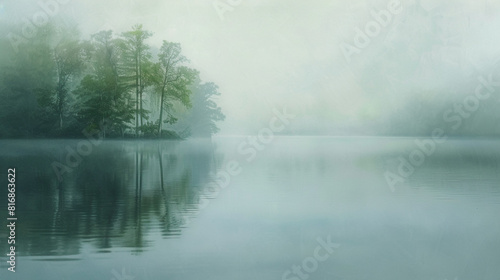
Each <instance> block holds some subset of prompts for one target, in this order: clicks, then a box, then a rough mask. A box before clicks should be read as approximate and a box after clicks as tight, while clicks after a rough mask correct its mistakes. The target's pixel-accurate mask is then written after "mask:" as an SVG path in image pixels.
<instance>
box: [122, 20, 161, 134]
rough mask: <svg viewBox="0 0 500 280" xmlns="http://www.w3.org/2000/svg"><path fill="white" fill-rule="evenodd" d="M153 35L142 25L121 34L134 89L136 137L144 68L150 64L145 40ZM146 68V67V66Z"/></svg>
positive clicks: (139, 116) (140, 110) (141, 110)
mask: <svg viewBox="0 0 500 280" xmlns="http://www.w3.org/2000/svg"><path fill="white" fill-rule="evenodd" d="M152 35H153V34H152V33H151V32H149V31H146V30H144V29H143V28H142V25H140V24H138V25H135V26H134V27H133V28H132V30H131V31H127V32H124V33H123V34H122V37H123V41H122V42H123V43H122V48H123V52H124V56H123V58H124V59H125V64H124V65H126V66H127V67H128V70H129V72H131V73H132V75H130V76H129V77H130V78H132V79H133V81H134V82H133V85H134V87H135V133H136V137H137V136H138V133H139V119H140V123H141V125H142V124H143V117H144V114H145V112H144V110H143V92H144V88H145V86H146V84H145V81H144V76H145V74H144V73H145V72H144V70H143V69H144V66H145V64H149V63H150V59H151V53H150V52H149V46H148V45H147V44H146V42H145V41H146V39H148V38H149V37H151V36H152ZM146 67H147V66H146Z"/></svg>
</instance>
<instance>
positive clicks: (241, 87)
mask: <svg viewBox="0 0 500 280" xmlns="http://www.w3.org/2000/svg"><path fill="white" fill-rule="evenodd" d="M43 1H45V2H50V1H49V0H42V2H43ZM37 2H38V1H26V0H25V1H12V0H10V1H0V3H3V4H1V6H0V16H1V18H2V19H3V20H22V18H23V17H27V18H29V19H32V17H33V15H34V14H35V13H36V12H38V11H40V10H42V8H41V7H40V6H39V4H37ZM61 2H64V1H61ZM238 2H239V3H238ZM451 2H453V4H450V3H451ZM214 3H219V4H220V5H221V6H220V7H221V8H223V6H222V5H226V7H229V6H230V4H228V3H234V6H230V7H231V9H232V10H231V11H226V12H224V13H223V15H222V17H221V16H220V12H219V13H218V12H217V10H216V8H215V7H214ZM499 3H500V2H498V1H497V2H495V3H494V2H493V1H485V0H480V1H434V0H426V1H401V2H400V6H399V5H398V4H397V3H396V4H391V0H376V1H343V0H342V1H341V0H335V1H328V0H318V1H300V0H272V1H271V0H268V1H262V0H252V1H245V0H242V1H236V0H232V1H230V0H227V1H222V0H221V1H211V0H189V1H188V0H169V1H155V0H146V1H139V0H124V1H118V0H110V1H102V0H101V1H97V0H86V1H77V0H67V3H65V4H60V5H59V6H60V8H61V9H60V11H58V12H57V15H55V16H64V17H68V18H71V19H73V20H74V21H75V22H76V23H78V24H79V29H80V30H81V31H82V33H83V34H92V33H95V32H97V31H99V30H102V29H112V30H114V31H116V32H122V31H126V30H128V29H130V27H131V26H132V25H134V24H136V23H142V24H143V25H144V26H145V28H146V29H148V30H151V31H152V32H153V33H154V36H153V38H152V39H151V40H150V43H151V44H152V45H156V46H159V45H160V44H161V41H162V40H168V41H174V42H180V43H181V44H182V47H183V50H184V53H185V55H186V56H187V57H188V58H189V59H190V60H191V64H192V66H193V67H195V68H197V69H199V70H200V71H201V76H202V79H203V80H204V81H212V82H215V83H216V84H217V85H219V86H220V91H221V93H222V95H221V97H220V98H219V100H218V103H219V105H220V106H221V107H222V110H223V112H224V113H225V114H226V121H225V122H224V123H223V124H221V128H222V131H221V133H222V134H241V133H255V132H256V131H258V130H259V129H260V128H262V127H264V126H265V125H266V124H267V123H268V121H269V120H270V118H271V116H272V110H273V108H274V107H276V108H277V109H281V108H283V107H285V106H286V107H287V108H288V111H289V112H291V113H294V114H296V115H297V118H296V119H295V120H294V121H293V122H292V124H291V125H290V129H292V130H293V131H295V132H301V133H307V132H311V133H317V132H318V131H323V132H327V133H328V132H332V133H334V132H335V131H349V129H350V128H352V127H358V126H359V127H363V125H365V126H364V129H367V130H369V129H370V127H369V125H368V126H366V124H367V123H370V122H373V121H377V120H380V119H384V118H389V117H390V115H391V114H392V112H393V111H395V110H397V109H398V108H399V107H401V106H402V105H403V104H405V102H407V100H408V99H409V96H410V95H414V94H420V95H421V94H423V95H424V96H425V98H428V99H430V100H441V99H444V100H445V101H442V100H441V101H442V102H446V99H447V98H448V96H450V95H453V94H458V95H460V94H466V93H463V92H462V93H460V91H461V90H463V89H464V88H466V87H463V84H462V83H463V82H464V81H468V79H469V80H474V79H472V78H470V76H471V73H474V72H475V71H476V72H477V71H482V70H484V69H486V68H488V67H490V66H491V64H492V63H493V62H494V61H496V60H497V59H498V58H499V57H500V56H499V54H500V41H499V39H498V30H500V28H499V27H500V20H499V19H500V18H499V14H498V12H499V11H500V4H499ZM228 5H229V6H228ZM391 5H394V6H393V7H398V8H399V9H401V11H400V12H399V13H392V12H391V11H389V10H388V6H391ZM391 7H392V6H391ZM381 10H383V12H382V14H380V15H381V16H380V17H381V18H379V20H380V21H382V24H381V23H376V24H375V25H376V26H375V25H374V22H375V21H374V20H375V18H376V16H374V15H373V13H374V12H376V13H380V11H381ZM387 15H390V16H389V17H387ZM384 16H385V17H384ZM370 24H371V25H370ZM384 25H385V26H384ZM377 26H378V29H377ZM367 27H368V28H372V29H371V32H372V33H371V35H372V37H369V36H368V38H369V42H366V41H364V42H362V40H361V39H360V40H358V44H356V42H355V41H354V40H355V39H356V38H355V37H356V35H359V33H357V30H356V28H359V29H360V30H364V31H363V34H364V35H361V37H363V36H367V35H366V28H367ZM369 32H370V31H369ZM358 37H359V36H358ZM358 39H359V38H358ZM361 43H363V44H364V45H363V44H361ZM342 48H344V51H342ZM354 48H356V49H354ZM346 50H350V51H352V53H351V54H350V55H349V54H348V55H346V53H348V52H349V51H346ZM483 68H484V69H483ZM499 97H500V95H499ZM497 99H498V98H496V99H495V100H497ZM495 102H497V101H495Z"/></svg>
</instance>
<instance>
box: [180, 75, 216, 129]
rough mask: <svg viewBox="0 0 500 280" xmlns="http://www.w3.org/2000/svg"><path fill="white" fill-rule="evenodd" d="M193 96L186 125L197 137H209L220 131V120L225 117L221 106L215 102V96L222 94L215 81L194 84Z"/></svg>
mask: <svg viewBox="0 0 500 280" xmlns="http://www.w3.org/2000/svg"><path fill="white" fill-rule="evenodd" d="M192 92H193V94H192V97H191V102H192V108H191V110H190V111H189V112H188V115H187V117H186V126H188V127H189V129H190V134H191V135H192V136H196V137H208V136H211V135H213V134H215V133H217V132H218V131H219V128H218V127H217V122H218V121H223V120H224V119H225V116H224V114H223V113H222V111H221V108H220V107H218V106H217V103H215V100H214V99H215V98H216V97H217V96H219V95H220V92H219V91H218V87H217V85H216V84H214V83H203V84H201V83H199V81H198V82H197V83H196V84H195V85H194V86H193V90H192Z"/></svg>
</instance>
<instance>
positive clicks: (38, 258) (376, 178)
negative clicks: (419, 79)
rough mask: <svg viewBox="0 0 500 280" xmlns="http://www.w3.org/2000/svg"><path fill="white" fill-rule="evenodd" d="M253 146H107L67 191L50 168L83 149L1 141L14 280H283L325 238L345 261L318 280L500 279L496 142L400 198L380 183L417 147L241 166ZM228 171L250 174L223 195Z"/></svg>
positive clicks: (416, 176) (276, 153) (371, 140)
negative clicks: (9, 189) (12, 190)
mask: <svg viewBox="0 0 500 280" xmlns="http://www.w3.org/2000/svg"><path fill="white" fill-rule="evenodd" d="M244 140H245V138H243V137H232V138H225V137H219V138H215V140H214V141H206V140H188V141H166V142H165V141H106V142H103V144H102V145H100V146H99V147H97V148H96V149H95V150H94V151H93V153H92V154H90V155H88V156H87V157H85V158H84V159H83V161H82V162H81V163H80V165H79V166H78V168H75V169H74V170H73V171H72V172H71V173H67V174H65V176H64V180H63V181H62V182H59V181H58V180H57V176H56V175H55V173H54V171H53V170H51V169H52V168H51V163H52V162H53V161H57V160H60V159H61V158H63V157H64V156H65V153H64V152H63V151H62V150H61V149H59V148H58V147H61V146H66V145H69V146H76V145H77V142H78V141H77V140H69V141H67V140H58V141H37V147H36V148H34V147H33V141H29V140H28V141H6V140H4V141H1V147H2V148H1V151H2V155H5V156H4V159H3V160H2V163H1V165H2V166H1V170H6V168H7V165H6V162H8V166H14V167H15V168H16V172H17V174H18V175H17V176H18V185H19V186H20V187H19V188H18V189H17V194H18V199H19V200H18V201H19V204H18V214H17V215H18V216H19V217H22V226H20V227H19V229H18V232H17V234H18V237H17V238H18V240H22V243H21V242H20V243H21V244H20V245H19V247H18V250H19V251H18V252H19V262H20V263H22V264H23V266H26V267H30V269H29V270H28V269H19V272H16V275H15V277H17V278H13V279H31V278H32V277H35V276H36V275H40V273H41V272H40V271H43V272H42V275H43V279H50V278H51V277H61V276H63V278H64V277H70V276H71V277H72V278H73V279H88V277H89V273H88V272H87V270H88V269H91V270H92V271H93V272H92V273H93V274H94V275H99V276H102V275H105V276H109V275H112V272H111V270H112V269H115V270H116V271H118V272H120V273H121V270H122V267H125V268H127V273H128V274H130V275H139V276H142V278H146V277H145V276H144V275H148V276H147V277H150V278H161V277H164V276H165V275H168V277H169V278H171V279H198V278H199V277H201V275H218V276H217V277H218V278H219V279H234V277H238V279H255V277H261V278H265V279H279V278H280V277H281V275H282V274H283V272H284V271H285V270H287V269H289V267H290V266H291V265H292V264H294V263H300V261H301V260H302V259H304V258H305V257H307V256H308V255H310V254H312V251H313V250H314V247H315V246H316V245H314V242H315V240H316V238H317V237H318V236H320V237H324V238H326V236H331V239H332V241H333V242H336V243H338V244H340V247H339V248H338V249H335V252H334V253H333V254H332V255H331V256H330V257H329V258H328V259H327V260H326V261H324V262H322V263H321V264H320V266H319V268H318V269H317V271H315V272H314V276H315V277H316V278H317V279H332V278H333V279H335V278H336V277H337V278H338V277H347V276H349V277H350V278H351V279H360V278H363V277H365V275H367V274H369V275H370V277H371V278H373V279H400V278H401V277H405V275H408V273H411V274H412V275H415V276H418V278H429V279H436V278H437V279H447V278H448V279H449V278H453V277H455V276H457V277H458V278H459V279H460V278H464V279H466V278H471V277H473V276H476V277H478V276H479V277H482V278H485V279H489V278H492V277H495V275H497V273H498V271H497V270H496V266H495V265H494V260H496V259H498V258H499V257H500V256H499V255H498V254H499V253H498V248H497V247H498V246H497V240H498V239H497V236H498V234H500V223H499V222H498V219H496V213H498V211H499V210H500V190H499V189H498V182H499V181H500V178H499V176H500V175H499V174H500V172H499V171H500V160H499V156H498V152H496V151H498V150H499V149H498V145H499V144H498V142H497V141H478V140H450V142H449V143H448V144H447V145H446V146H445V147H440V148H439V149H438V150H437V151H436V152H435V154H434V155H432V156H431V157H429V158H427V161H426V163H425V164H423V165H422V166H421V167H420V168H418V169H417V170H416V171H415V172H414V173H413V174H412V176H411V177H410V178H409V179H408V180H407V182H406V183H405V184H401V185H398V186H397V187H396V190H395V191H394V192H392V191H391V189H390V188H389V186H388V185H387V182H386V181H385V180H384V177H383V172H384V171H386V170H393V169H391V164H392V161H394V158H395V155H405V154H407V153H408V152H410V151H411V150H412V149H414V143H413V139H410V138H376V137H366V138H359V137H354V138H353V137H351V138H349V137H340V138H331V137H286V136H282V137H277V138H276V139H275V141H274V142H273V143H271V144H269V145H268V146H266V149H265V150H264V151H262V152H261V153H259V154H258V157H256V159H255V160H254V161H247V158H248V157H247V156H245V155H242V154H240V153H238V152H237V148H236V147H237V145H238V144H239V143H241V142H242V141H244ZM13 151H16V152H13ZM19 151H21V152H19ZM230 161H237V162H238V163H239V164H240V165H239V166H240V167H241V173H240V174H238V176H234V177H232V178H231V181H230V183H229V184H228V185H227V186H226V187H225V188H224V189H222V190H220V191H217V192H215V191H214V190H213V186H214V185H213V182H215V181H216V177H217V176H216V174H217V172H220V171H221V170H224V168H225V165H226V164H227V163H228V162H230ZM396 166H397V165H396ZM3 172H5V171H3ZM394 172H396V171H394ZM3 175H5V174H3ZM21 186H22V187H21ZM211 188H212V189H211ZM4 194H5V190H2V195H4ZM207 201H209V202H208V203H207ZM201 204H203V205H201ZM200 205H201V207H200ZM2 246H3V247H2V248H3V249H6V248H5V244H2ZM381 256H383V257H381ZM451 256H453V257H451ZM58 263H62V264H64V265H62V266H61V265H58ZM138 263H140V265H137V264H138ZM47 267H50V269H46V268H47ZM389 267H390V268H392V269H389ZM396 267H397V268H399V269H394V268H396ZM2 269H6V265H5V264H2ZM242 272H243V274H242ZM237 275H239V276H237ZM110 277H111V276H110ZM139 279H141V278H139ZM146 279H147V278H146Z"/></svg>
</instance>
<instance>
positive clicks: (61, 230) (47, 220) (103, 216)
mask: <svg viewBox="0 0 500 280" xmlns="http://www.w3.org/2000/svg"><path fill="white" fill-rule="evenodd" d="M193 141H194V140H193ZM193 141H185V142H176V141H167V142H155V141H150V142H126V141H108V142H103V144H102V145H101V146H100V147H98V149H96V150H94V151H93V153H92V154H91V155H89V156H88V157H86V158H85V159H84V160H83V161H82V162H81V163H80V165H79V166H77V167H76V168H74V170H73V172H71V173H67V174H65V177H64V180H63V181H62V182H59V181H58V179H57V177H56V175H55V174H54V172H53V170H52V168H51V162H52V161H54V160H60V159H61V158H63V157H64V156H61V155H60V154H58V153H61V150H62V149H59V150H58V149H50V148H47V149H45V148H43V147H42V148H40V149H39V150H37V152H33V153H29V152H27V153H25V154H23V155H15V156H14V155H12V156H7V157H5V158H4V160H3V161H2V162H1V163H0V164H1V165H2V168H3V165H4V163H6V162H8V163H9V164H11V165H12V164H13V165H14V166H16V168H18V169H19V170H23V172H24V174H23V176H22V178H20V179H19V180H18V182H17V183H18V186H19V187H18V188H17V216H18V217H20V219H22V223H19V227H18V228H17V235H18V240H23V242H22V244H19V247H18V250H19V252H20V253H22V254H23V255H31V256H48V255H51V256H63V255H77V254H79V253H80V250H81V247H82V245H83V244H84V243H90V244H91V245H92V247H93V248H95V249H96V250H97V251H99V252H109V251H111V250H112V248H116V247H121V248H129V249H130V250H132V251H133V252H136V253H139V252H141V251H142V250H146V249H147V247H149V246H151V245H152V244H153V243H154V241H155V240H154V239H155V238H156V237H154V236H156V235H155V233H156V232H159V233H161V236H162V237H163V238H175V237H176V236H179V235H180V234H181V233H182V228H183V227H184V226H185V222H186V221H185V220H186V218H185V217H186V216H189V215H193V212H194V213H195V212H196V209H197V205H198V200H199V196H198V193H199V192H200V191H201V188H202V187H203V186H204V185H205V184H206V183H208V182H207V180H209V173H210V172H211V170H212V169H214V168H215V167H214V166H213V162H214V161H213V160H212V157H213V149H212V146H211V143H210V141H209V140H205V141H201V140H200V141H199V142H193ZM76 143H77V141H73V142H71V144H72V145H76ZM54 150H56V151H58V152H54ZM2 170H7V169H6V168H3V169H2ZM5 195H6V194H5ZM2 246H5V244H4V245H2ZM4 250H6V248H4Z"/></svg>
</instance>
